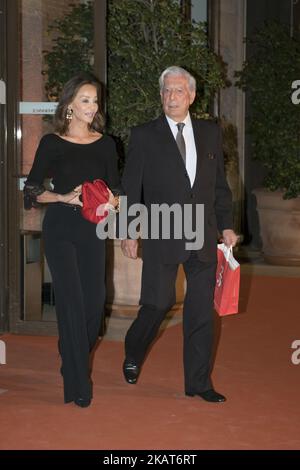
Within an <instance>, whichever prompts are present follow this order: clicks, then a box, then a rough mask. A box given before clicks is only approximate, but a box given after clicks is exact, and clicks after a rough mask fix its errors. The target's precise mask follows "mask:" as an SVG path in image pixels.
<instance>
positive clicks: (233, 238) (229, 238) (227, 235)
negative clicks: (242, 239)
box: [222, 229, 239, 247]
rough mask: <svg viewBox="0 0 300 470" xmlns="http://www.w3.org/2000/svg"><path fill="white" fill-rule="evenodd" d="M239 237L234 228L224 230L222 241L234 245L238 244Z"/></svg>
mask: <svg viewBox="0 0 300 470" xmlns="http://www.w3.org/2000/svg"><path fill="white" fill-rule="evenodd" d="M238 239H239V237H238V235H236V233H235V232H234V231H233V230H231V229H226V230H223V232H222V241H223V243H224V244H225V245H226V246H228V247H230V246H232V247H234V246H235V245H236V244H237V242H238Z"/></svg>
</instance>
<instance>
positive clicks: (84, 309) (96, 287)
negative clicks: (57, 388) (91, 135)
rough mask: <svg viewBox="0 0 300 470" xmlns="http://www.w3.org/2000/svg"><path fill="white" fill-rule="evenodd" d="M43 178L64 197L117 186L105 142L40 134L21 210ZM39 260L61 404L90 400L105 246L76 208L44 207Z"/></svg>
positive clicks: (109, 142)
mask: <svg viewBox="0 0 300 470" xmlns="http://www.w3.org/2000/svg"><path fill="white" fill-rule="evenodd" d="M46 177H51V178H52V183H53V185H54V188H53V191H54V192H55V193H59V194H66V193H68V192H70V191H71V190H73V189H74V188H75V187H76V186H78V185H79V184H81V183H83V182H84V181H93V180H94V179H97V178H101V179H103V180H104V181H105V182H106V183H107V185H108V186H109V188H111V189H115V188H118V186H119V173H118V166H117V152H116V147H115V144H114V141H113V139H112V138H111V137H109V136H106V135H104V136H103V137H102V138H100V139H98V140H96V141H94V142H92V143H90V144H76V143H72V142H69V141H66V140H65V139H63V138H61V137H59V136H58V135H56V134H47V135H45V136H44V137H43V138H42V139H41V141H40V144H39V147H38V149H37V152H36V156H35V160H34V163H33V166H32V169H31V171H30V174H29V176H28V179H27V181H26V183H25V190H24V192H25V206H27V208H29V207H30V206H34V205H35V201H36V195H37V194H41V193H42V192H43V191H44V188H43V182H44V179H45V178H46ZM43 239H44V246H45V255H46V258H47V262H48V265H49V269H50V272H51V275H52V280H53V286H54V293H55V302H56V314H57V321H58V330H59V350H60V354H61V357H62V373H63V379H64V399H65V402H70V401H73V400H75V399H78V398H83V399H89V398H91V397H92V389H91V381H90V372H89V368H90V367H89V353H90V351H91V350H92V348H93V347H94V345H95V343H96V341H97V338H98V335H99V329H100V325H101V320H102V316H103V310H104V302H105V241H104V240H100V239H99V238H98V237H97V235H96V225H95V224H93V223H91V222H88V221H87V220H85V219H84V218H83V217H82V215H81V208H80V206H74V205H68V204H62V203H49V204H48V205H47V210H46V215H45V218H44V221H43Z"/></svg>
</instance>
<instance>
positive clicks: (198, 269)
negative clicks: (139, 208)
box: [122, 66, 237, 402]
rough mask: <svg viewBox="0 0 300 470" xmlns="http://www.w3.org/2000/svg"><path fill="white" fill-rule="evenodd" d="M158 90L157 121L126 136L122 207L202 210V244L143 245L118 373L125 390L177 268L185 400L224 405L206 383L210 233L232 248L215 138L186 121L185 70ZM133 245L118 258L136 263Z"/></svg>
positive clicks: (211, 130)
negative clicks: (182, 289)
mask: <svg viewBox="0 0 300 470" xmlns="http://www.w3.org/2000/svg"><path fill="white" fill-rule="evenodd" d="M159 83H160V94H161V101H162V107H163V111H164V115H162V116H161V117H159V118H158V119H156V120H154V121H152V122H149V123H146V124H144V125H141V126H138V127H136V128H134V129H133V130H132V133H131V137H130V143H129V151H128V159H127V163H126V166H125V169H124V174H123V179H122V186H123V188H124V191H125V194H126V195H127V198H128V206H129V207H130V205H132V204H135V203H143V204H144V205H145V206H146V208H147V209H149V211H150V209H151V206H153V204H163V203H167V204H168V205H170V206H171V205H172V204H176V203H177V204H179V206H180V207H181V208H184V205H185V204H190V205H192V208H193V210H194V209H195V208H196V205H197V204H198V205H199V204H203V205H204V244H203V247H202V248H201V249H199V248H198V249H197V250H193V249H187V240H186V237H185V236H184V235H183V236H182V237H181V239H178V238H176V237H174V236H173V238H171V239H169V240H166V239H162V238H160V239H158V240H156V239H145V240H143V246H142V252H143V273H142V291H141V299H140V304H141V305H142V307H141V308H140V310H139V312H138V316H137V318H136V320H135V321H134V322H133V323H132V325H131V327H130V328H129V330H128V332H127V335H126V339H125V352H126V356H125V361H124V364H123V372H124V376H125V379H126V380H127V382H128V383H130V384H135V383H136V382H137V379H138V376H139V373H140V369H141V365H142V363H143V360H144V358H145V355H146V353H147V351H148V349H149V346H150V344H151V343H152V341H153V340H154V338H155V337H156V334H157V332H158V330H159V327H160V324H161V322H162V321H163V319H164V318H165V316H166V313H167V312H168V311H169V310H170V308H171V307H172V305H174V303H175V282H176V275H177V270H178V265H179V264H180V263H182V264H183V268H184V271H185V275H186V279H187V291H186V296H185V300H184V308H183V332H184V374H185V393H186V395H188V396H195V395H198V396H200V397H201V398H203V399H204V400H206V401H210V402H223V401H225V400H226V398H225V397H224V396H223V395H221V394H220V393H218V392H216V391H215V390H214V388H213V386H212V383H211V379H210V373H211V370H210V369H211V359H212V343H213V294H214V286H215V275H216V256H217V246H216V245H217V230H219V232H220V233H221V234H222V238H223V240H224V243H225V244H226V245H227V246H230V245H232V246H234V245H235V244H236V242H237V236H236V234H235V233H234V231H233V230H232V212H231V193H230V190H229V188H228V185H227V182H226V179H225V174H224V162H223V155H222V144H221V131H220V128H219V127H218V126H217V124H215V123H214V122H212V121H203V120H195V119H192V118H191V117H190V114H189V107H190V105H191V104H192V103H193V101H194V99H195V95H196V82H195V79H194V77H192V76H191V75H190V74H189V73H188V72H187V71H186V70H184V69H182V68H181V67H176V66H172V67H169V68H168V69H166V70H165V71H164V72H163V73H162V75H161V77H160V79H159ZM194 212H195V211H194ZM192 219H193V217H192ZM153 222H154V221H153V220H152V221H151V223H153ZM194 222H195V221H192V223H193V224H194ZM193 226H194V225H193ZM198 229H199V228H197V230H198ZM137 245H138V242H137V240H133V239H127V240H123V241H122V249H123V253H124V254H125V255H126V256H128V257H130V258H136V257H137Z"/></svg>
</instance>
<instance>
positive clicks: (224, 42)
mask: <svg viewBox="0 0 300 470" xmlns="http://www.w3.org/2000/svg"><path fill="white" fill-rule="evenodd" d="M246 7H247V0H221V1H220V0H211V1H210V9H209V33H210V40H211V45H212V47H213V49H214V50H215V52H216V53H217V54H219V55H220V56H221V57H222V58H223V61H224V62H225V63H226V64H227V77H228V79H229V80H230V82H231V86H229V87H228V88H226V89H224V90H221V92H220V93H219V96H218V97H217V99H216V101H215V109H214V113H215V115H217V116H218V117H219V118H220V119H222V120H223V122H224V125H225V127H226V129H227V130H226V131H225V132H227V135H228V136H229V138H228V142H227V145H228V146H229V147H230V148H229V150H230V155H233V154H234V149H233V146H234V141H235V140H236V141H237V142H236V144H237V149H236V150H237V161H236V162H234V161H231V162H229V165H228V171H227V175H228V181H229V185H230V187H231V190H232V193H233V201H234V216H235V229H236V230H237V231H238V232H240V230H241V227H242V217H243V201H244V139H245V96H244V93H243V92H242V91H241V90H239V89H238V88H236V87H235V86H234V82H235V78H234V72H235V71H236V70H240V69H241V68H242V65H243V61H244V60H245V44H244V38H245V36H246ZM231 125H232V126H233V127H232V126H231ZM226 140H227V139H226Z"/></svg>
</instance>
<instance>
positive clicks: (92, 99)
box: [68, 84, 98, 124]
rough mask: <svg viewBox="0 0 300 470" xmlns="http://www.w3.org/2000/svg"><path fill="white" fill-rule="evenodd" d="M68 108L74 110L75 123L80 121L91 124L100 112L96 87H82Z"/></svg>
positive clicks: (73, 118)
mask: <svg viewBox="0 0 300 470" xmlns="http://www.w3.org/2000/svg"><path fill="white" fill-rule="evenodd" d="M68 108H69V109H72V110H73V116H72V122H73V123H76V121H80V122H83V123H86V124H91V122H92V121H93V119H94V116H95V114H96V112H97V110H98V97H97V89H96V87H95V86H94V85H89V84H88V85H82V87H80V88H79V90H78V92H77V94H76V95H75V98H74V99H73V101H72V103H70V104H69V106H68Z"/></svg>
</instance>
